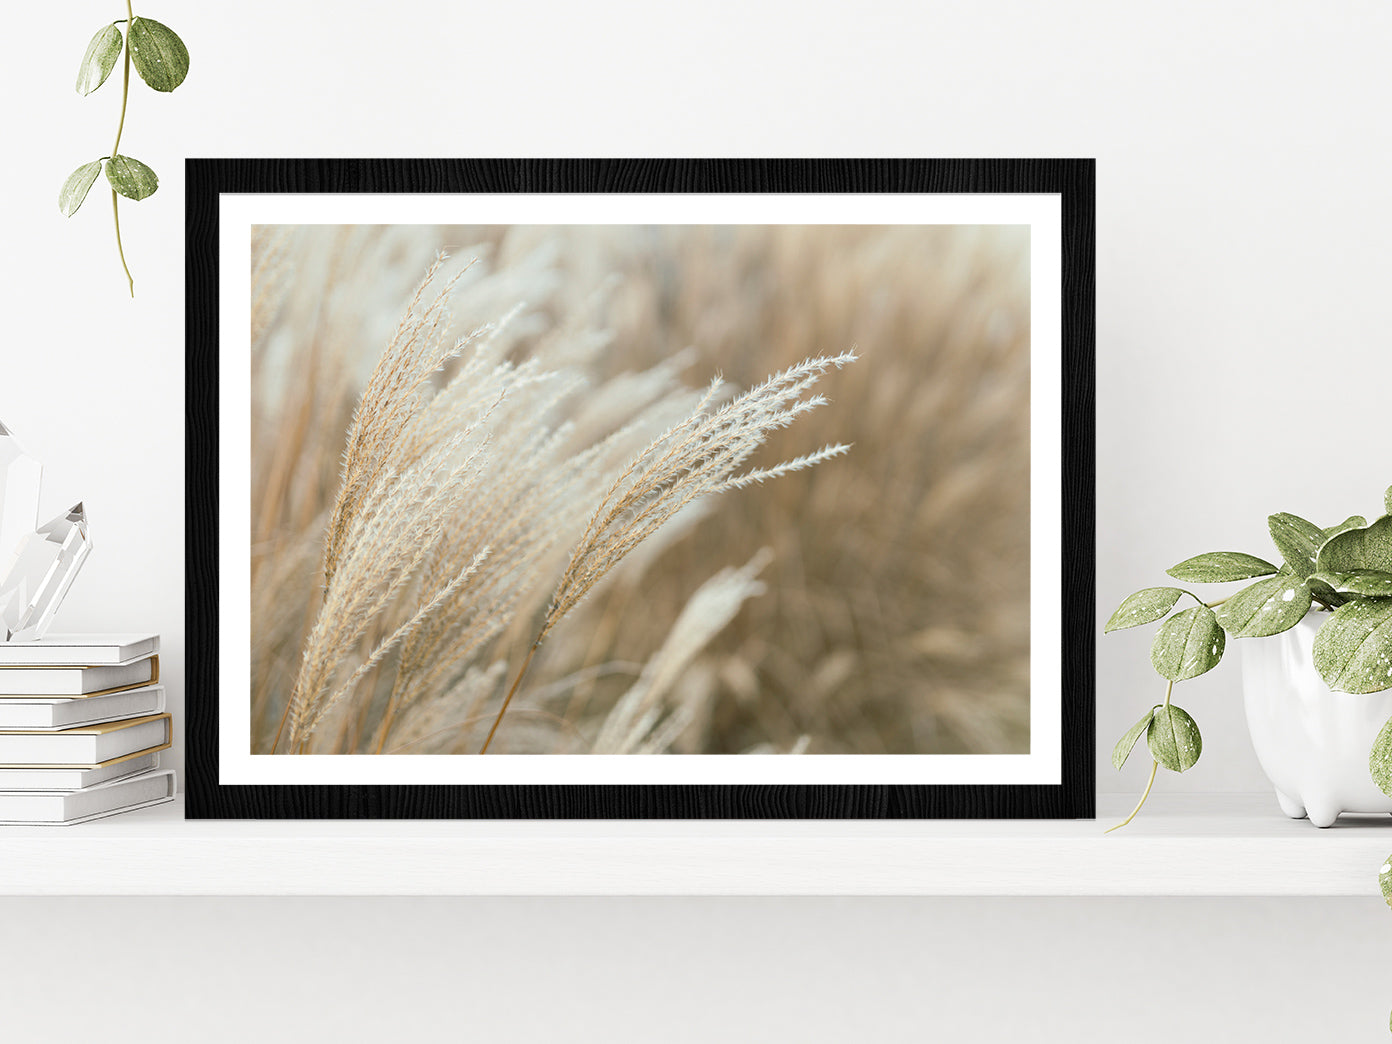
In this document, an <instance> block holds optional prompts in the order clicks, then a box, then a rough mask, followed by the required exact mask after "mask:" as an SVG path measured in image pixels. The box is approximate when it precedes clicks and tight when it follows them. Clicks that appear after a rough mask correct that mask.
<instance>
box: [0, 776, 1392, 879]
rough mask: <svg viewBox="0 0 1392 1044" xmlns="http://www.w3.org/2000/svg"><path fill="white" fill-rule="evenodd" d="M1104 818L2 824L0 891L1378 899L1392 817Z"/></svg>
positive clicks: (1115, 806) (1189, 800) (1117, 804)
mask: <svg viewBox="0 0 1392 1044" xmlns="http://www.w3.org/2000/svg"><path fill="white" fill-rule="evenodd" d="M1130 803H1131V799H1129V798H1126V799H1123V798H1107V797H1103V798H1102V799H1100V801H1099V806H1100V808H1099V811H1100V816H1099V818H1098V819H1097V820H1095V821H1092V820H1070V821H1057V820H1014V821H1010V820H929V821H922V820H915V821H854V822H846V821H816V822H805V821H745V820H741V821H728V820H727V821H693V820H680V821H671V820H668V821H655V822H635V821H627V820H623V821H615V820H604V821H574V820H564V821H558V820H526V821H507V822H499V821H469V820H450V821H440V820H425V821H423V820H410V821H343V820H298V821H285V820H270V821H254V820H230V821H206V820H203V821H197V820H195V821H185V820H184V818H183V814H184V811H183V800H182V797H181V798H180V799H179V800H177V801H174V802H171V803H168V804H164V805H158V806H155V807H153V808H149V809H144V810H141V811H138V812H132V813H128V814H126V815H121V816H113V817H110V818H108V819H102V820H98V821H95V822H91V823H85V824H81V825H78V826H73V827H0V895H1001V896H1007V895H1022V896H1028V895H1072V896H1106V895H1154V896H1166V895H1185V896H1198V895H1232V896H1241V895H1247V896H1257V895H1301V896H1369V895H1376V893H1377V872H1378V867H1379V866H1381V864H1382V862H1383V861H1384V860H1385V859H1386V858H1387V856H1388V853H1389V852H1392V816H1386V815H1379V816H1344V817H1341V818H1340V820H1339V821H1338V823H1337V824H1336V825H1335V826H1333V827H1331V828H1330V829H1328V830H1318V829H1316V828H1315V827H1313V826H1311V825H1310V824H1309V823H1308V822H1306V821H1293V820H1290V819H1287V818H1286V817H1285V816H1284V815H1282V814H1281V812H1280V811H1279V809H1277V807H1276V804H1275V801H1274V799H1273V798H1271V797H1268V796H1265V795H1251V794H1247V795H1193V796H1182V797H1153V798H1152V799H1151V801H1150V803H1149V804H1148V805H1147V807H1146V809H1145V810H1144V811H1143V812H1142V813H1141V815H1140V816H1139V817H1138V818H1137V819H1136V821H1135V822H1133V823H1132V824H1131V825H1130V826H1127V827H1125V828H1124V829H1122V830H1119V831H1117V832H1116V833H1112V834H1105V833H1104V831H1105V829H1106V828H1107V827H1108V826H1110V825H1112V824H1113V823H1115V822H1117V821H1118V820H1119V819H1121V818H1122V817H1123V816H1124V815H1125V813H1126V812H1127V811H1128V810H1129V806H1130Z"/></svg>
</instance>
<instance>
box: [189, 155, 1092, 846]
mask: <svg viewBox="0 0 1392 1044" xmlns="http://www.w3.org/2000/svg"><path fill="white" fill-rule="evenodd" d="M186 171H187V188H186V207H187V225H186V238H187V255H186V259H185V264H186V272H187V281H186V295H187V308H186V316H185V327H186V331H185V332H186V346H185V350H186V366H187V369H186V384H187V404H186V419H187V429H186V431H187V447H186V449H187V466H186V475H187V536H186V555H187V579H186V594H187V609H186V613H187V653H188V670H187V704H186V717H187V731H186V737H187V768H186V792H187V805H186V808H187V815H188V816H189V817H190V818H200V819H202V818H212V819H226V818H283V819H319V818H331V819H339V818H342V819H353V818H427V819H428V818H488V819H494V818H496V819H570V818H593V819H670V818H710V819H722V818H774V819H781V818H794V819H837V818H853V819H880V818H883V819H921V818H1090V817H1092V816H1094V815H1095V776H1094V770H1093V762H1094V750H1093V748H1094V742H1095V736H1094V733H1095V724H1094V719H1093V708H1094V693H1093V687H1094V681H1093V631H1094V620H1093V568H1094V565H1093V527H1094V502H1093V501H1094V487H1093V482H1094V459H1093V458H1094V454H1093V432H1094V384H1093V382H1094V376H1093V371H1094V364H1093V353H1094V317H1093V316H1094V177H1095V171H1094V161H1093V160H1089V159H984V160H973V159H952V160H935V159H888V160H815V159H811V160H766V159H744V160H714V159H691V160H680V159H672V160H624V159H611V160H606V159H590V160H544V159H535V160H499V159H490V160H467V159H191V160H189V161H188V162H187V167H186ZM224 192H258V193H262V192H292V193H320V192H336V193H337V192H576V193H593V192H638V193H668V192H741V193H749V192H769V193H782V192H797V193H887V192H902V193H964V192H970V193H1020V192H1024V193H1058V194H1060V195H1061V197H1062V211H1063V258H1062V274H1063V301H1062V320H1063V329H1062V344H1063V404H1062V416H1063V432H1062V435H1063V462H1062V465H1063V518H1062V530H1061V531H1062V534H1063V536H1062V546H1061V548H1060V553H1061V554H1062V556H1063V590H1062V591H1061V592H1060V596H1061V604H1060V612H1061V614H1062V635H1063V638H1062V641H1063V649H1062V654H1063V660H1062V678H1061V680H1060V684H1061V685H1062V699H1061V710H1062V738H1061V742H1062V750H1061V755H1062V759H1061V766H1062V781H1061V782H1060V783H1059V784H1057V785H1041V784H983V785H966V784H962V785H958V784H948V785H923V786H911V785H855V786H848V785H775V786H720V785H702V786H689V785H681V786H678V785H633V786H589V785H574V786H550V785H528V786H519V785H471V786H438V785H430V786H426V785H400V786H382V785H312V786H303V785H256V786H226V785H222V784H220V783H219V781H218V663H217V650H218V568H217V561H218V463H219V455H218V454H219V450H218V214H219V207H218V205H219V196H220V194H222V193H224Z"/></svg>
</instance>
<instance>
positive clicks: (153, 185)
mask: <svg viewBox="0 0 1392 1044" xmlns="http://www.w3.org/2000/svg"><path fill="white" fill-rule="evenodd" d="M106 180H107V181H109V182H111V187H112V188H114V189H115V190H116V191H117V192H119V193H120V194H121V195H123V196H125V197H126V198H127V199H144V198H145V197H146V196H151V195H154V192H155V189H157V188H159V178H157V177H155V172H154V171H153V170H151V169H150V168H149V167H147V166H145V164H143V163H141V162H140V161H139V160H138V159H132V158H131V157H130V156H112V157H111V158H110V159H109V160H107V161H106Z"/></svg>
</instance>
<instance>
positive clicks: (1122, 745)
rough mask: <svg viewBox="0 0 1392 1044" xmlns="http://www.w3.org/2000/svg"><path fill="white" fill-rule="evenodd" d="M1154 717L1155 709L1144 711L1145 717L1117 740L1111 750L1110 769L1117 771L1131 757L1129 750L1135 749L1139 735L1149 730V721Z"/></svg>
mask: <svg viewBox="0 0 1392 1044" xmlns="http://www.w3.org/2000/svg"><path fill="white" fill-rule="evenodd" d="M1154 717H1155V708H1153V707H1152V708H1151V709H1150V710H1148V711H1146V716H1145V717H1144V718H1142V719H1141V720H1140V721H1138V722H1136V724H1134V725H1132V726H1131V727H1130V728H1129V729H1127V730H1126V735H1125V736H1123V737H1121V739H1119V740H1117V745H1116V746H1115V747H1113V748H1112V768H1114V769H1116V770H1117V771H1120V770H1121V766H1123V765H1125V764H1126V759H1127V758H1129V757H1130V756H1131V749H1132V748H1133V747H1135V745H1136V741H1137V740H1138V739H1140V738H1141V733H1143V732H1145V731H1146V729H1148V728H1150V720H1151V719H1152V718H1154Z"/></svg>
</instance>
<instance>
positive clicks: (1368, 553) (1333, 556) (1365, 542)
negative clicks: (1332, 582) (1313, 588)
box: [1319, 515, 1392, 573]
mask: <svg viewBox="0 0 1392 1044" xmlns="http://www.w3.org/2000/svg"><path fill="white" fill-rule="evenodd" d="M1355 569H1377V570H1381V571H1382V572H1384V573H1392V515H1384V516H1383V517H1382V518H1380V519H1378V520H1377V521H1376V522H1374V523H1373V524H1372V525H1370V526H1367V527H1366V528H1362V529H1359V528H1355V529H1348V530H1345V531H1344V532H1342V533H1340V534H1338V535H1337V536H1334V537H1331V538H1330V539H1329V540H1328V542H1326V543H1325V545H1324V546H1323V547H1322V548H1320V552H1319V571H1320V572H1321V573H1349V572H1352V571H1353V570H1355Z"/></svg>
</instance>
